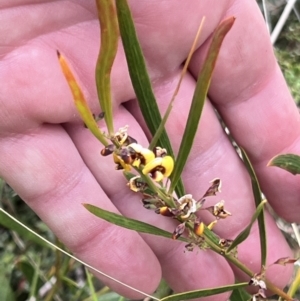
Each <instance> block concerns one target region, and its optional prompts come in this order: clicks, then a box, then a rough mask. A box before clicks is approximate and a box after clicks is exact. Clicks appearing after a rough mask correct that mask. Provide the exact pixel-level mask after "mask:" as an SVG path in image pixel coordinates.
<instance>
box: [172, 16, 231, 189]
mask: <svg viewBox="0 0 300 301" xmlns="http://www.w3.org/2000/svg"><path fill="white" fill-rule="evenodd" d="M234 20H235V18H234V17H231V18H228V19H226V20H225V21H223V22H222V23H221V24H220V25H219V26H218V27H217V29H216V30H215V32H214V34H213V38H212V43H211V45H210V47H209V50H208V53H207V55H206V58H205V60H204V63H203V67H202V69H201V71H200V72H199V75H198V80H197V84H196V89H195V92H194V96H193V100H192V104H191V108H190V112H189V116H188V119H187V123H186V127H185V130H184V134H183V137H182V140H181V144H180V148H179V153H178V156H177V159H176V164H175V168H174V171H173V173H172V175H171V187H170V192H172V191H173V190H174V188H175V187H176V185H177V182H178V180H179V178H180V177H181V173H182V171H183V168H184V166H185V163H186V161H187V158H188V156H189V153H190V151H191V148H192V145H193V142H194V138H195V135H196V132H197V129H198V124H199V121H200V117H201V113H202V110H203V107H204V103H205V99H206V95H207V92H208V88H209V85H210V81H211V78H212V74H213V70H214V67H215V64H216V61H217V58H218V54H219V51H220V48H221V45H222V42H223V40H224V38H225V36H226V34H227V33H228V31H229V30H230V29H231V27H232V25H233V23H234Z"/></svg>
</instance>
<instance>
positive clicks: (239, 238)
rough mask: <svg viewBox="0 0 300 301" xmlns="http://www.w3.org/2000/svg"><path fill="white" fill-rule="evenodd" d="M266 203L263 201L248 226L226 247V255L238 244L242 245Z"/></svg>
mask: <svg viewBox="0 0 300 301" xmlns="http://www.w3.org/2000/svg"><path fill="white" fill-rule="evenodd" d="M266 203H267V201H266V200H263V201H262V202H261V203H260V204H259V205H258V207H257V208H256V210H255V213H254V214H253V216H252V218H251V221H250V224H249V225H248V226H247V227H246V228H245V229H244V230H243V231H242V232H241V233H240V234H239V235H238V236H237V237H236V238H235V239H234V241H233V242H232V244H231V245H230V246H229V247H228V249H227V250H226V252H227V253H229V252H230V251H231V250H233V249H234V248H235V247H236V246H238V245H239V244H240V243H242V242H243V241H244V240H246V239H247V237H248V236H249V234H250V231H251V228H252V226H253V224H254V222H255V221H256V220H257V218H258V216H259V215H260V213H261V212H262V210H263V208H264V205H265V204H266Z"/></svg>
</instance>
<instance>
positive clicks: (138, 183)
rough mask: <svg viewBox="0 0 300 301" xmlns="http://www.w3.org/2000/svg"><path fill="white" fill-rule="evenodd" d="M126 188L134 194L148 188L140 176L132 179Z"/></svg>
mask: <svg viewBox="0 0 300 301" xmlns="http://www.w3.org/2000/svg"><path fill="white" fill-rule="evenodd" d="M127 186H129V188H130V189H131V190H132V191H134V192H138V191H144V190H145V189H146V188H147V187H148V185H147V183H145V182H144V181H143V180H142V178H141V177H140V176H135V177H132V178H131V179H130V180H129V182H128V183H127Z"/></svg>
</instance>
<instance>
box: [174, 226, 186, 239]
mask: <svg viewBox="0 0 300 301" xmlns="http://www.w3.org/2000/svg"><path fill="white" fill-rule="evenodd" d="M184 230H185V223H182V224H179V225H178V226H177V227H176V228H175V230H174V232H173V234H172V239H177V238H178V237H180V236H181V235H182V234H183V232H184Z"/></svg>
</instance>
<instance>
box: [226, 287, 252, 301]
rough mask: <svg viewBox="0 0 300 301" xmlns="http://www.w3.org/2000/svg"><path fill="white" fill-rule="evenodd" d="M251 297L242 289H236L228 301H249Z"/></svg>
mask: <svg viewBox="0 0 300 301" xmlns="http://www.w3.org/2000/svg"><path fill="white" fill-rule="evenodd" d="M251 297H252V296H251V295H249V294H248V293H247V292H246V291H245V290H244V289H236V290H234V291H233V293H232V294H231V296H230V301H249V300H250V299H251Z"/></svg>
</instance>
